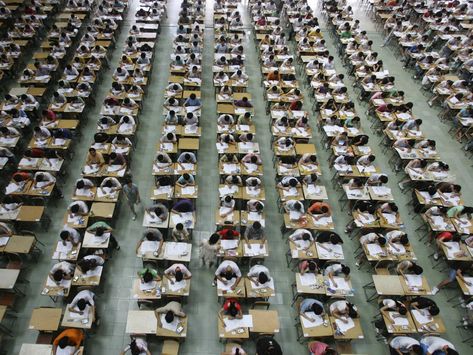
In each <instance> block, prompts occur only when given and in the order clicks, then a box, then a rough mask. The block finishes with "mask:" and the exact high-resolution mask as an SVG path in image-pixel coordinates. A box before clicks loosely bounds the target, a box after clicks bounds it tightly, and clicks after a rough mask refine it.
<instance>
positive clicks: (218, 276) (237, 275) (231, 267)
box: [212, 260, 242, 290]
mask: <svg viewBox="0 0 473 355" xmlns="http://www.w3.org/2000/svg"><path fill="white" fill-rule="evenodd" d="M241 277H242V276H241V271H240V268H239V267H238V265H237V264H236V263H235V262H234V261H231V260H224V261H222V262H221V263H220V265H219V266H218V268H217V270H216V271H215V279H214V282H213V284H212V285H213V286H214V285H216V284H217V281H216V280H219V281H221V282H222V283H223V284H224V285H226V284H228V283H229V282H230V281H231V280H232V279H235V282H234V283H233V285H232V286H231V289H232V290H234V289H235V288H236V287H237V286H238V283H239V282H240V280H241Z"/></svg>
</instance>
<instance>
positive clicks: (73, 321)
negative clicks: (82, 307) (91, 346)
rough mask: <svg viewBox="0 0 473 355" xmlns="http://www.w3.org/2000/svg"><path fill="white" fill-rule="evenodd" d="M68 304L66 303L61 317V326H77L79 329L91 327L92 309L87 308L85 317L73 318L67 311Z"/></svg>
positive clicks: (92, 320) (93, 319)
mask: <svg viewBox="0 0 473 355" xmlns="http://www.w3.org/2000/svg"><path fill="white" fill-rule="evenodd" d="M69 306H70V305H69V304H68V305H66V311H65V312H64V317H62V322H61V327H64V328H79V329H91V328H92V323H94V321H95V316H94V311H92V310H91V309H89V313H88V315H87V318H86V317H83V318H82V317H80V318H73V317H72V316H71V312H70V311H69Z"/></svg>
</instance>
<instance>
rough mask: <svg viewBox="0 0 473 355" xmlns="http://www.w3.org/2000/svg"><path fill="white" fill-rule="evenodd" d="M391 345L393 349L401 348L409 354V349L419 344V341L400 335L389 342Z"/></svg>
mask: <svg viewBox="0 0 473 355" xmlns="http://www.w3.org/2000/svg"><path fill="white" fill-rule="evenodd" d="M389 345H390V346H391V347H392V348H393V349H396V350H399V351H400V352H402V353H403V354H404V353H406V354H407V353H408V352H409V349H410V348H411V347H412V346H413V345H419V342H418V341H417V340H415V339H414V338H411V337H405V336H399V337H395V338H393V339H392V340H391V342H390V343H389Z"/></svg>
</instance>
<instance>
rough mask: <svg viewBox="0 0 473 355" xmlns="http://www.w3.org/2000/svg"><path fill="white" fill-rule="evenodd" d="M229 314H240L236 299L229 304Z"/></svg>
mask: <svg viewBox="0 0 473 355" xmlns="http://www.w3.org/2000/svg"><path fill="white" fill-rule="evenodd" d="M228 314H229V315H230V316H232V317H236V316H237V315H238V307H237V305H236V302H235V301H231V302H230V304H229V305H228Z"/></svg>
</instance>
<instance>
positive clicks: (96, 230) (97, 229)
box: [87, 221, 120, 250]
mask: <svg viewBox="0 0 473 355" xmlns="http://www.w3.org/2000/svg"><path fill="white" fill-rule="evenodd" d="M87 232H89V233H92V234H94V235H95V236H96V237H101V236H103V235H104V234H105V233H110V248H113V249H115V250H120V245H118V242H117V240H116V238H115V236H114V235H113V234H112V232H113V228H112V227H110V226H109V225H108V224H107V223H106V222H104V221H98V222H95V223H94V224H92V225H91V226H89V227H87Z"/></svg>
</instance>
